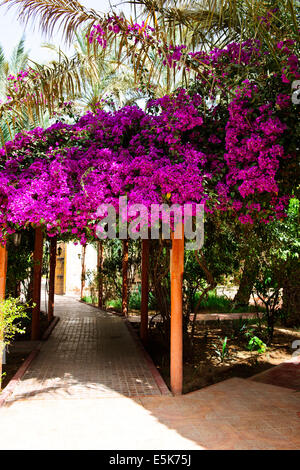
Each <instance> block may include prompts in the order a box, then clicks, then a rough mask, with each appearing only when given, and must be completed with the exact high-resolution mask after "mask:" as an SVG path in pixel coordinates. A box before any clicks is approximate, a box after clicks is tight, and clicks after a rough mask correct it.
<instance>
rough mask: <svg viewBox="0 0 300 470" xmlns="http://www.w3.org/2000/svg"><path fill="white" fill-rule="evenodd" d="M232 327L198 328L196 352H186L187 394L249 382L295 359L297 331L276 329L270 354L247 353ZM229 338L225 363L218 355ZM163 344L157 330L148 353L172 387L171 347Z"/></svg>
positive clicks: (184, 389) (150, 342) (246, 342)
mask: <svg viewBox="0 0 300 470" xmlns="http://www.w3.org/2000/svg"><path fill="white" fill-rule="evenodd" d="M232 335H233V329H232V323H231V322H228V321H225V322H222V324H220V323H219V324H217V322H209V324H208V323H206V324H197V325H196V334H195V341H194V349H193V351H188V347H185V348H184V356H185V357H184V371H183V374H184V381H183V382H184V388H183V391H184V393H188V392H192V391H194V390H198V389H201V388H203V387H207V386H209V385H212V384H215V383H217V382H220V381H222V380H226V379H229V378H232V377H240V378H248V377H251V376H253V375H256V374H258V373H260V372H263V371H265V370H267V369H269V368H270V367H273V366H276V365H278V364H280V363H282V362H284V361H286V360H288V359H290V358H291V356H292V353H293V350H292V348H291V345H292V342H293V341H294V340H295V337H299V338H300V333H297V332H296V331H295V332H293V331H288V330H285V331H284V330H280V329H276V330H275V332H274V338H273V341H272V344H271V345H270V346H269V347H268V348H267V350H266V352H264V353H260V354H259V353H258V352H257V351H249V350H248V349H247V344H248V341H247V340H246V339H245V337H243V336H240V337H233V336H232ZM226 336H227V351H228V354H227V355H226V357H225V358H224V360H223V361H221V360H220V358H219V357H218V352H217V351H219V352H220V351H222V343H223V341H224V339H225V337H226ZM167 343H168V342H167V341H165V342H162V340H161V335H160V334H159V332H158V330H157V329H156V328H154V329H152V331H151V334H150V340H149V346H148V352H149V353H150V355H151V357H152V359H153V361H154V363H155V365H156V367H157V368H158V370H159V371H160V373H161V375H162V376H163V378H164V380H165V382H166V384H167V385H168V386H170V376H169V372H170V364H169V345H168V344H167Z"/></svg>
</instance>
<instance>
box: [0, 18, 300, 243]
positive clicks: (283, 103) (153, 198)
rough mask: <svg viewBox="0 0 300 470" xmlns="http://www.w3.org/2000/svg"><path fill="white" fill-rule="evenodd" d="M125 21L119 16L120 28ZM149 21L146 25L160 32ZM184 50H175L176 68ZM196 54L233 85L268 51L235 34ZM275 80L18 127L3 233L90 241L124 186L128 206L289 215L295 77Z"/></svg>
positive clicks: (3, 191)
mask: <svg viewBox="0 0 300 470" xmlns="http://www.w3.org/2000/svg"><path fill="white" fill-rule="evenodd" d="M117 26H118V25H117V24H116V23H115V22H114V21H111V22H110V23H109V27H111V31H113V33H114V34H117ZM118 27H120V25H119V26H118ZM137 27H138V26H137V25H133V26H131V28H132V31H133V32H134V31H136V29H137ZM101 28H102V26H101ZM139 28H141V26H140V27H139ZM143 28H144V29H142V30H139V34H150V32H151V31H149V29H147V28H148V27H145V25H144V26H143ZM94 31H96V33H97V34H98V33H99V35H100V36H97V38H98V37H100V41H105V40H106V39H105V34H102V33H101V30H100V29H99V28H98V29H97V28H95V30H94ZM141 31H142V32H141ZM101 38H102V39H101ZM97 40H98V39H97ZM103 44H104V43H103ZM281 49H282V48H281ZM281 49H280V50H281ZM182 50H183V49H177V50H176V49H174V48H173V49H170V50H169V51H170V54H173V55H172V58H171V61H172V62H171V66H173V65H172V64H173V62H174V61H176V60H177V59H178V57H179V55H180V54H181V53H182ZM286 54H287V52H283V56H284V61H285V60H287V64H288V66H289V67H290V68H289V72H288V73H289V77H290V78H292V77H293V76H294V77H296V76H297V74H298V69H297V68H296V66H295V64H296V61H295V60H294V59H293V60H291V61H290V62H289V59H288V58H287V55H286ZM193 58H194V60H197V61H201V62H202V63H207V65H209V68H208V69H207V73H208V74H211V73H215V74H216V76H218V80H220V82H222V80H224V83H225V84H226V83H227V72H226V70H227V68H228V65H230V64H237V63H239V65H241V66H246V65H248V64H249V63H251V64H259V63H260V61H261V60H263V58H264V55H263V54H262V52H261V50H260V47H259V44H258V43H257V42H256V41H252V40H251V41H246V42H245V43H244V46H243V48H242V50H241V49H240V45H237V44H235V43H233V44H231V45H229V46H227V48H225V49H224V50H218V49H215V50H214V51H211V52H210V53H196V54H194V55H193ZM169 65H170V64H169ZM284 66H286V65H284ZM275 79H276V77H275ZM276 80H277V82H276V88H275V89H274V87H273V88H272V89H271V91H270V92H269V91H268V89H267V87H266V86H265V85H264V83H262V84H259V83H255V82H254V81H249V80H244V81H243V82H242V83H241V84H240V86H239V87H236V88H235V91H234V95H233V97H232V98H231V99H228V98H226V99H224V100H221V101H220V102H219V103H218V104H211V105H210V106H208V105H207V95H206V94H205V91H204V92H203V95H201V94H199V93H197V92H193V93H192V92H188V91H187V90H184V89H180V90H177V92H176V93H175V94H173V95H172V96H164V97H163V98H160V99H156V100H152V101H150V102H149V103H148V108H147V111H146V112H144V111H143V110H141V109H139V108H138V107H136V106H127V107H124V108H122V109H120V110H118V111H115V112H106V111H104V110H101V109H99V110H98V111H97V112H96V113H95V114H92V113H87V114H86V115H84V116H82V117H81V119H80V120H79V122H77V123H76V124H73V125H68V124H64V123H57V124H55V125H53V126H51V127H50V128H48V129H46V130H44V129H41V128H36V129H34V130H33V131H31V132H27V133H21V134H19V135H17V136H16V138H15V139H14V141H12V142H9V143H8V144H7V145H6V147H5V148H2V149H0V169H1V173H0V226H1V227H2V236H3V235H4V234H5V233H6V232H13V231H15V230H17V229H20V228H26V227H27V226H28V225H29V224H34V225H38V224H42V225H43V226H45V228H46V230H47V232H48V234H49V235H54V234H61V233H71V234H72V235H73V236H74V237H78V238H79V239H80V240H81V241H82V242H85V240H86V239H87V237H94V236H95V228H96V223H97V215H96V214H97V209H98V207H99V205H100V204H101V203H107V204H112V205H114V207H116V209H118V198H119V196H123V195H126V196H127V198H128V204H129V207H130V205H132V204H136V203H143V204H144V205H145V206H147V207H148V208H150V206H151V204H153V203H159V204H161V203H168V204H173V203H177V204H186V203H192V204H193V203H202V204H204V205H205V210H206V212H207V213H214V212H215V211H224V212H225V211H226V212H229V213H230V214H231V215H232V216H233V217H235V218H236V219H239V221H240V222H241V223H253V222H254V221H260V222H262V223H267V222H269V221H270V220H273V218H274V217H278V218H281V217H284V215H285V210H286V206H287V204H288V199H289V194H290V193H291V188H292V186H293V184H292V183H291V182H290V183H289V184H290V185H289V184H287V182H289V177H290V175H291V172H292V171H293V168H294V167H295V152H294V151H293V149H292V150H290V140H291V139H290V138H289V135H290V134H289V133H291V132H292V127H293V125H294V123H293V110H291V107H292V103H291V101H290V103H288V88H289V86H288V85H286V84H285V83H284V82H282V80H281V77H277V79H276ZM199 81H200V82H201V80H200V79H199ZM293 152H294V153H293Z"/></svg>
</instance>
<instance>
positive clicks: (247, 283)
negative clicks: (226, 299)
mask: <svg viewBox="0 0 300 470" xmlns="http://www.w3.org/2000/svg"><path fill="white" fill-rule="evenodd" d="M257 273H258V263H257V262H254V261H253V260H251V259H250V258H247V259H246V261H245V264H244V269H243V274H242V277H241V281H240V285H239V289H238V291H237V293H236V295H235V297H234V303H235V305H248V304H249V300H250V296H251V293H252V290H253V286H254V282H255V279H256V276H257Z"/></svg>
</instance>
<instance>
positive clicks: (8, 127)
mask: <svg viewBox="0 0 300 470" xmlns="http://www.w3.org/2000/svg"><path fill="white" fill-rule="evenodd" d="M27 65H28V51H26V50H25V38H24V37H22V38H21V39H20V40H19V42H18V43H17V45H16V46H15V48H14V49H13V52H12V54H11V57H6V54H5V51H4V49H3V47H2V46H1V45H0V100H1V102H2V101H5V100H6V91H7V79H8V78H9V77H10V76H13V75H17V73H18V72H20V70H22V69H25V68H26V66H27ZM18 130H19V129H18V126H17V125H16V122H14V120H12V119H11V115H10V113H9V112H7V113H5V115H4V116H3V117H2V119H1V121H0V139H1V141H2V143H4V142H7V141H8V140H9V139H12V138H13V135H14V134H15V133H16V132H17V131H18Z"/></svg>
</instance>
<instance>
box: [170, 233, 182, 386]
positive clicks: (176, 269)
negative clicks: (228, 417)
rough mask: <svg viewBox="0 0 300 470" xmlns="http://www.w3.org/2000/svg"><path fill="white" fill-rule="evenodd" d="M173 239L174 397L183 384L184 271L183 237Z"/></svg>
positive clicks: (172, 374) (171, 342)
mask: <svg viewBox="0 0 300 470" xmlns="http://www.w3.org/2000/svg"><path fill="white" fill-rule="evenodd" d="M181 230H182V238H181V239H175V238H174V234H172V250H171V260H170V274H171V335H170V336H171V341H170V382H171V390H172V392H173V394H174V395H181V394H182V382H183V332H182V280H183V270H184V236H183V226H182V227H181Z"/></svg>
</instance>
